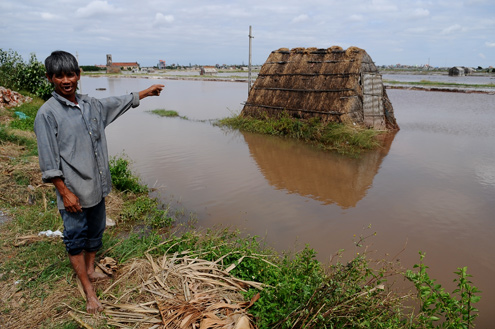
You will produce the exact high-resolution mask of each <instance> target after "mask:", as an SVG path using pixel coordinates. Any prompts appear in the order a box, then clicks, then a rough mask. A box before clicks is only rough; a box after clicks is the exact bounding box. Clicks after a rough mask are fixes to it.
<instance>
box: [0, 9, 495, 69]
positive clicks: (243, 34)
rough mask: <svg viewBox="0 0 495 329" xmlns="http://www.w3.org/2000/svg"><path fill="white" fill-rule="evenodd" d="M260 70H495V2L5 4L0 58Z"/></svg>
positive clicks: (0, 27) (0, 20)
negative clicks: (292, 54) (283, 65)
mask: <svg viewBox="0 0 495 329" xmlns="http://www.w3.org/2000/svg"><path fill="white" fill-rule="evenodd" d="M250 25H251V26H252V29H253V36H254V39H253V40H252V44H253V50H252V52H253V64H263V63H264V62H265V60H266V59H267V57H268V55H269V54H270V52H271V51H273V50H276V49H279V48H294V47H318V48H328V47H331V46H333V45H338V46H341V47H343V48H344V49H346V48H348V47H349V46H357V47H360V48H363V49H364V50H366V51H367V52H368V54H369V55H370V56H371V58H372V59H373V60H374V61H375V63H376V64H377V65H388V64H398V63H400V64H407V65H420V64H427V63H430V65H432V66H454V65H461V66H474V67H477V66H482V67H488V66H495V1H494V0H395V1H393V0H244V1H233V0H182V1H174V0H118V1H117V0H106V1H92V0H49V1H40V0H1V1H0V32H1V33H0V48H1V49H3V50H8V49H12V50H15V51H17V52H18V53H19V54H20V55H22V56H23V57H24V58H25V59H26V60H27V59H28V58H29V54H30V53H33V52H34V53H35V54H36V56H37V58H38V59H39V60H41V61H44V59H45V58H46V56H48V55H49V54H50V52H51V51H53V50H58V49H61V50H66V51H69V52H71V53H73V54H74V55H75V54H76V53H77V55H78V58H79V62H80V64H81V65H93V64H105V61H106V59H105V58H106V54H112V57H113V61H114V62H138V63H139V64H141V65H142V66H153V65H156V64H157V63H158V60H160V59H163V60H165V61H166V62H167V64H172V63H175V64H180V65H189V64H205V65H206V64H208V65H212V64H242V63H245V64H247V63H248V60H249V47H248V45H249V38H248V34H249V26H250Z"/></svg>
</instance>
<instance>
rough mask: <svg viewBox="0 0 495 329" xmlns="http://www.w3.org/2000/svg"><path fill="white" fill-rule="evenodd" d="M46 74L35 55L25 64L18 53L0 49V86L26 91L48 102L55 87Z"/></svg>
mask: <svg viewBox="0 0 495 329" xmlns="http://www.w3.org/2000/svg"><path fill="white" fill-rule="evenodd" d="M45 73H46V70H45V66H44V65H43V63H41V62H39V61H38V60H37V58H36V55H35V54H34V53H32V54H31V57H30V58H29V61H28V62H25V61H24V60H23V59H22V57H21V56H20V55H19V54H18V53H17V52H15V51H13V50H11V49H10V50H8V51H5V50H2V49H0V85H2V86H4V87H6V88H11V89H15V90H17V91H21V90H24V91H27V92H30V93H32V94H34V95H36V96H38V97H41V98H42V99H44V100H47V99H48V98H50V96H51V93H52V91H53V87H52V85H51V84H50V82H48V80H47V79H46V77H45Z"/></svg>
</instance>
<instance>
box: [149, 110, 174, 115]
mask: <svg viewBox="0 0 495 329" xmlns="http://www.w3.org/2000/svg"><path fill="white" fill-rule="evenodd" d="M151 113H154V114H156V115H159V116H161V117H178V116H179V113H177V112H176V111H173V110H153V111H151Z"/></svg>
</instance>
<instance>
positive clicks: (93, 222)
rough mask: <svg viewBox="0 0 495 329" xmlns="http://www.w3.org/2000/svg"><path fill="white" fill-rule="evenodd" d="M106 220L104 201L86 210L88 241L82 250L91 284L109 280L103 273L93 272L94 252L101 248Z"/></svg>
mask: <svg viewBox="0 0 495 329" xmlns="http://www.w3.org/2000/svg"><path fill="white" fill-rule="evenodd" d="M106 218H107V216H106V211H105V199H102V200H101V201H100V203H99V204H97V205H96V206H94V207H92V208H90V209H88V213H87V221H88V239H87V241H86V246H85V248H84V249H85V251H86V253H85V255H84V259H85V261H86V272H87V273H88V276H89V279H90V280H91V281H93V282H95V281H98V280H101V279H108V278H109V277H108V276H107V275H105V274H104V273H101V272H95V256H96V251H97V250H99V249H100V248H101V246H102V237H103V232H104V231H105V224H106Z"/></svg>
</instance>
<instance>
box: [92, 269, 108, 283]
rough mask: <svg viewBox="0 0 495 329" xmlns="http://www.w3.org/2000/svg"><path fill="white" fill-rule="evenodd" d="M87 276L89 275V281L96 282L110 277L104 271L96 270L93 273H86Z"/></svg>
mask: <svg viewBox="0 0 495 329" xmlns="http://www.w3.org/2000/svg"><path fill="white" fill-rule="evenodd" d="M88 277H89V281H91V282H98V281H103V280H108V279H110V277H109V276H108V275H106V274H105V273H102V272H96V271H94V272H93V273H88Z"/></svg>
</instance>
